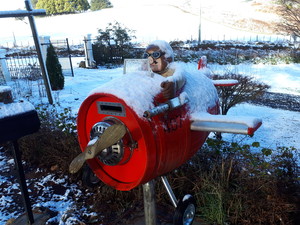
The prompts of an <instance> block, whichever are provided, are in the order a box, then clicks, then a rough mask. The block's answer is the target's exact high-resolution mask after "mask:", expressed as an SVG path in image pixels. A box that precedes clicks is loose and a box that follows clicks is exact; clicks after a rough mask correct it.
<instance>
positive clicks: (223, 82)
mask: <svg viewBox="0 0 300 225" xmlns="http://www.w3.org/2000/svg"><path fill="white" fill-rule="evenodd" d="M212 82H213V84H214V85H215V86H216V87H231V86H234V85H236V84H238V83H239V81H238V80H212Z"/></svg>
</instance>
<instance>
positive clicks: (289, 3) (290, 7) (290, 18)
mask: <svg viewBox="0 0 300 225" xmlns="http://www.w3.org/2000/svg"><path fill="white" fill-rule="evenodd" d="M276 2H277V4H278V7H277V13H278V15H279V16H280V17H281V18H282V21H281V22H280V23H279V24H278V26H277V30H278V31H279V32H282V33H285V34H289V35H292V36H293V37H294V38H296V37H300V0H277V1H276Z"/></svg>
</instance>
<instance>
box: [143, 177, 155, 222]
mask: <svg viewBox="0 0 300 225" xmlns="http://www.w3.org/2000/svg"><path fill="white" fill-rule="evenodd" d="M143 194H144V212H145V224H146V225H156V205H155V183H154V180H151V181H149V182H148V183H146V184H144V185H143Z"/></svg>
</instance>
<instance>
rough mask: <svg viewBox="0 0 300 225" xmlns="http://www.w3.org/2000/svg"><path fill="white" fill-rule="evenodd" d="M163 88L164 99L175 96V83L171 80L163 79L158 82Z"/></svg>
mask: <svg viewBox="0 0 300 225" xmlns="http://www.w3.org/2000/svg"><path fill="white" fill-rule="evenodd" d="M160 86H161V87H162V88H163V90H162V94H163V96H164V98H165V99H171V98H174V97H175V93H176V90H175V83H174V82H173V81H164V82H162V83H161V84H160Z"/></svg>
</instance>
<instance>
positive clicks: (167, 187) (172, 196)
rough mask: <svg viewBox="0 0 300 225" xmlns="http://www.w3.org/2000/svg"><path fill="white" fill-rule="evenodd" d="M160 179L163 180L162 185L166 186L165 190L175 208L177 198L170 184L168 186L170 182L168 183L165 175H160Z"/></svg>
mask: <svg viewBox="0 0 300 225" xmlns="http://www.w3.org/2000/svg"><path fill="white" fill-rule="evenodd" d="M161 180H162V182H163V184H164V186H165V188H166V190H167V192H168V195H169V196H170V198H171V201H172V204H173V205H174V207H175V208H176V207H177V204H178V200H177V198H176V197H175V195H174V192H173V190H172V188H171V186H170V184H169V182H168V180H167V178H166V177H165V176H161Z"/></svg>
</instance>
